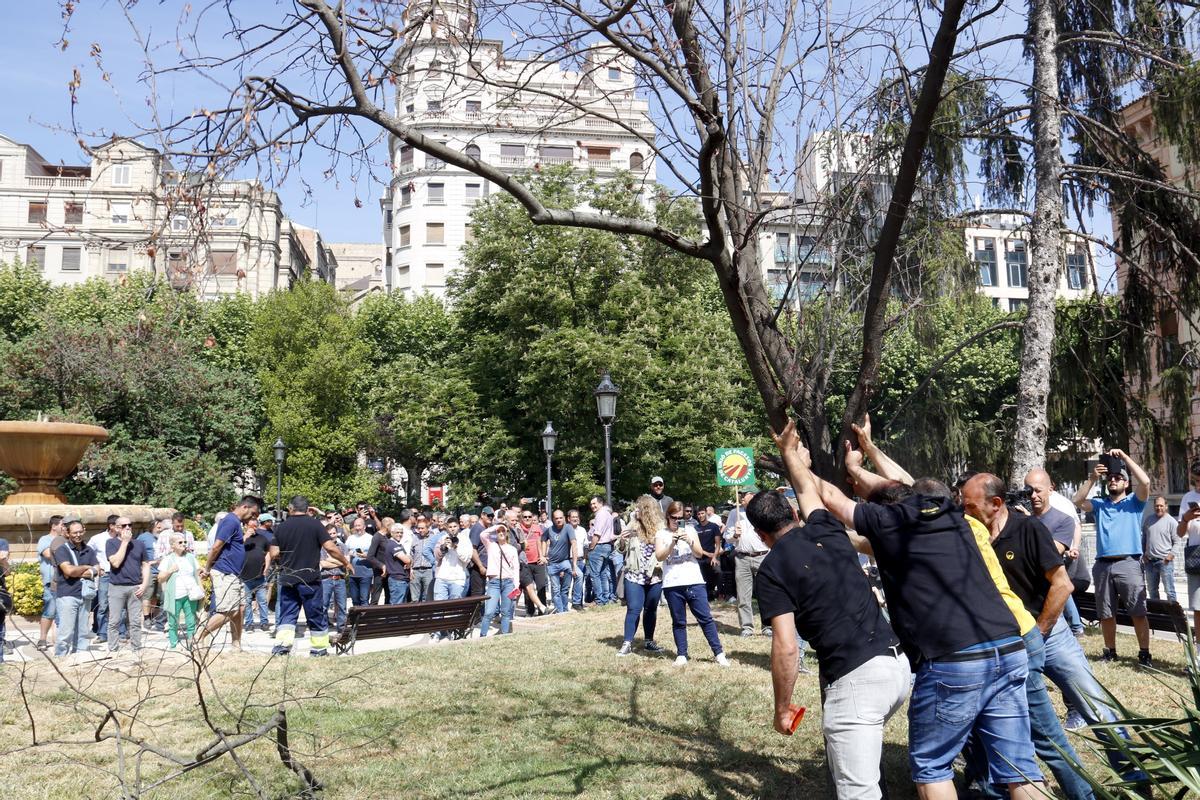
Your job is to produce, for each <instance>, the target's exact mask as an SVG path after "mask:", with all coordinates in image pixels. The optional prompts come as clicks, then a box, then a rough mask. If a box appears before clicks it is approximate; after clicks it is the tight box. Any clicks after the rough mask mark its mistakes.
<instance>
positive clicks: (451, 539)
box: [446, 533, 458, 547]
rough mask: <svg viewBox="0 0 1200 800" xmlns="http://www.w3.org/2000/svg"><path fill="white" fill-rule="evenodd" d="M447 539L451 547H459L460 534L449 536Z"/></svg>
mask: <svg viewBox="0 0 1200 800" xmlns="http://www.w3.org/2000/svg"><path fill="white" fill-rule="evenodd" d="M446 539H448V540H449V542H450V546H451V547H458V534H457V533H456V534H454V535H453V536H447V537H446Z"/></svg>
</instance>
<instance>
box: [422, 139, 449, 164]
mask: <svg viewBox="0 0 1200 800" xmlns="http://www.w3.org/2000/svg"><path fill="white" fill-rule="evenodd" d="M438 144H448V142H439V143H438ZM444 166H446V162H445V161H442V160H441V159H440V158H438V157H437V156H434V155H430V154H429V153H426V154H425V169H441V168H442V167H444Z"/></svg>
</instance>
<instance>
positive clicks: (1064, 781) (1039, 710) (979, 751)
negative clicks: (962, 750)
mask: <svg viewBox="0 0 1200 800" xmlns="http://www.w3.org/2000/svg"><path fill="white" fill-rule="evenodd" d="M1024 639H1025V652H1026V654H1027V655H1028V658H1029V675H1028V677H1026V678H1025V698H1026V700H1027V701H1028V703H1029V729H1030V733H1031V734H1032V735H1033V749H1034V751H1035V752H1036V753H1037V755H1038V758H1040V759H1042V761H1043V762H1044V763H1045V764H1046V766H1047V767H1049V768H1050V771H1051V772H1052V773H1054V777H1055V778H1056V779H1057V780H1058V785H1059V788H1061V789H1062V791H1063V795H1064V796H1065V797H1066V798H1067V800H1093V798H1095V794H1094V793H1093V792H1092V788H1091V787H1090V786H1088V784H1087V781H1085V780H1084V779H1083V778H1081V777H1079V774H1078V773H1077V772H1075V770H1073V769H1071V761H1069V760H1068V759H1067V758H1066V757H1064V755H1063V753H1066V755H1067V756H1069V757H1070V759H1071V760H1073V761H1079V754H1078V753H1076V752H1075V748H1073V747H1072V746H1071V743H1070V742H1068V741H1067V735H1066V733H1064V732H1063V729H1062V725H1061V724H1059V721H1058V715H1057V714H1056V713H1055V711H1054V706H1053V705H1052V704H1051V703H1050V693H1049V692H1048V691H1046V681H1045V679H1044V678H1043V677H1042V671H1043V669H1044V667H1045V663H1046V645H1045V642H1044V640H1043V639H1042V632H1041V631H1040V630H1039V629H1038V628H1037V627H1036V626H1034V627H1033V628H1032V629H1031V630H1030V631H1029V633H1027V634H1025V636H1024ZM1059 748H1061V752H1060V750H1059ZM968 760H969V761H970V762H971V766H972V767H973V771H974V773H975V775H977V776H979V777H981V778H983V780H981V781H980V785H981V787H982V788H983V793H984V796H985V797H991V798H1003V797H1006V796H1007V795H1008V792H1007V791H1001V788H1000V787H998V786H996V785H994V784H989V783H988V782H987V780H986V772H987V756H986V755H985V753H984V749H983V745H982V742H981V741H980V738H979V734H978V733H975V734H974V735H972V737H971V742H970V744H969V745H968Z"/></svg>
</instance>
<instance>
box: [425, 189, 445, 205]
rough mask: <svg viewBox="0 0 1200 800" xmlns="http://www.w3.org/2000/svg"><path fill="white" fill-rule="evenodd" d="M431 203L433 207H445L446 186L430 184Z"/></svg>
mask: <svg viewBox="0 0 1200 800" xmlns="http://www.w3.org/2000/svg"><path fill="white" fill-rule="evenodd" d="M428 194H429V203H430V204H431V205H439V206H440V205H444V204H445V202H446V184H444V183H431V184H429V190H428Z"/></svg>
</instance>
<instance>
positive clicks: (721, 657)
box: [717, 653, 729, 667]
mask: <svg viewBox="0 0 1200 800" xmlns="http://www.w3.org/2000/svg"><path fill="white" fill-rule="evenodd" d="M717 664H718V665H719V666H722V667H728V666H729V659H728V658H726V657H725V654H724V653H717Z"/></svg>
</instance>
